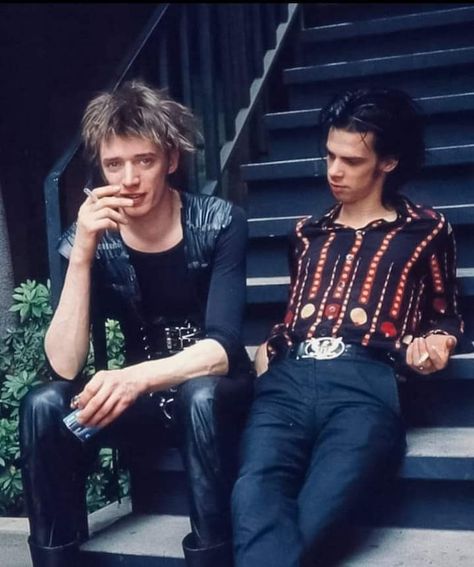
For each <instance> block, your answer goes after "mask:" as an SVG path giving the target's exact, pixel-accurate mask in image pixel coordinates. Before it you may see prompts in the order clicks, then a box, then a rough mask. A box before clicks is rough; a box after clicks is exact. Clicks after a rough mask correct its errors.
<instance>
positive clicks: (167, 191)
mask: <svg viewBox="0 0 474 567" xmlns="http://www.w3.org/2000/svg"><path fill="white" fill-rule="evenodd" d="M178 159H179V156H178V154H177V153H176V152H175V153H171V154H170V155H167V154H166V153H165V152H164V151H163V150H162V149H161V148H160V147H159V146H157V145H156V144H154V143H153V142H151V141H150V140H148V139H144V138H139V137H127V138H124V137H119V136H113V137H111V138H110V139H108V140H106V141H103V142H102V144H101V148H100V164H101V167H102V172H103V176H104V178H105V179H106V181H107V183H108V185H104V186H103V187H98V188H95V189H94V190H93V191H92V195H91V196H89V197H87V199H86V200H85V201H84V203H83V204H82V206H81V207H80V209H79V213H78V217H77V231H76V237H75V240H74V246H73V248H72V252H71V256H70V259H69V266H68V270H67V273H66V278H65V281H64V287H63V290H62V293H61V297H60V300H59V304H58V307H57V309H56V312H55V314H54V317H53V319H52V322H51V325H50V327H49V329H48V332H47V334H46V337H45V350H46V354H47V356H48V359H49V361H50V363H51V365H52V367H53V369H54V370H55V371H56V372H57V373H58V374H59V375H61V376H63V377H64V378H66V379H68V380H72V379H73V378H74V377H75V376H77V374H78V373H79V372H80V370H81V369H82V367H83V365H84V363H85V360H86V358H87V354H88V349H89V328H90V314H89V303H90V290H91V279H90V272H91V266H92V262H93V259H94V255H95V251H96V248H97V244H98V242H99V240H100V236H101V234H102V233H103V231H104V230H106V229H108V230H117V231H119V232H120V234H121V236H122V238H123V240H124V241H125V243H126V244H127V245H129V246H130V247H132V248H134V249H136V250H139V251H141V252H162V251H165V250H168V249H170V248H172V247H173V246H175V245H176V244H178V243H179V242H180V241H181V240H182V238H183V230H182V226H181V221H180V218H181V215H180V207H181V201H180V197H179V194H178V193H177V192H176V191H174V190H172V189H171V188H170V187H169V184H168V181H167V177H168V175H169V174H170V173H173V172H174V171H175V170H176V168H177V166H178ZM227 372H228V360H227V354H226V352H225V350H224V348H223V347H222V346H221V345H220V344H219V343H218V342H217V341H215V340H213V339H203V340H201V341H199V343H197V344H195V345H192V346H190V347H188V348H186V349H185V350H184V351H182V352H180V353H178V354H175V355H173V356H171V357H169V358H166V359H160V360H151V361H146V362H142V363H139V364H135V365H132V366H128V367H126V368H122V369H120V370H104V371H100V372H97V373H96V374H95V375H94V376H93V377H92V379H91V380H90V381H89V382H88V384H87V386H86V387H85V388H84V390H83V391H82V392H81V393H80V394H79V396H78V397H76V398H75V401H74V404H73V407H78V408H79V409H80V410H81V411H80V413H79V416H78V420H79V421H80V422H81V423H83V424H85V425H88V426H99V427H104V426H106V425H108V424H110V423H111V422H112V421H114V420H115V419H117V417H118V416H119V415H121V414H122V413H123V412H124V411H125V410H126V409H127V408H128V407H130V406H131V405H132V404H133V403H134V402H135V401H136V399H137V398H138V397H139V396H140V395H142V394H145V393H150V392H154V391H158V390H164V389H167V388H169V387H171V386H176V385H179V384H181V383H183V382H185V381H186V380H190V379H193V378H196V377H198V376H205V375H224V374H227Z"/></svg>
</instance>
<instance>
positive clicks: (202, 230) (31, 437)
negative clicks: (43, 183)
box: [20, 81, 252, 567]
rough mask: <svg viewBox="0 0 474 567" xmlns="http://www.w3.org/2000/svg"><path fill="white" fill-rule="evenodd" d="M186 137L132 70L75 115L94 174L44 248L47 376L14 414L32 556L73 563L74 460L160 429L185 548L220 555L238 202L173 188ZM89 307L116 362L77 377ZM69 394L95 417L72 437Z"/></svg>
mask: <svg viewBox="0 0 474 567" xmlns="http://www.w3.org/2000/svg"><path fill="white" fill-rule="evenodd" d="M195 134H196V132H195V130H194V119H193V116H192V114H191V112H190V110H189V109H187V108H186V107H184V106H183V105H181V104H179V103H178V102H176V101H174V100H172V99H171V98H169V97H168V96H167V95H166V94H165V93H164V92H161V91H159V90H157V89H154V88H151V87H149V86H147V85H145V84H144V83H142V82H139V81H134V82H130V83H125V84H124V85H122V86H121V87H120V88H119V89H118V90H116V91H112V92H104V93H101V94H100V95H98V96H97V97H95V98H94V99H93V100H91V101H90V103H89V105H88V106H87V109H86V112H85V114H84V118H83V122H82V136H83V141H84V144H85V148H86V150H87V152H88V154H89V156H90V158H91V159H93V160H96V161H97V165H98V166H99V167H100V170H101V172H102V176H103V180H104V184H103V185H102V186H101V187H96V188H94V189H93V190H92V191H91V190H90V189H87V190H86V192H87V193H88V196H87V198H86V199H85V200H84V202H83V204H82V206H81V207H80V210H79V213H78V217H77V222H76V223H75V224H74V225H73V226H72V227H71V228H70V229H69V230H68V231H67V232H66V233H65V234H64V236H63V237H62V239H61V242H60V246H59V251H60V253H61V254H62V255H63V256H65V257H66V258H67V259H68V268H67V273H66V278H65V282H64V286H63V290H62V294H61V298H60V301H59V304H58V307H57V309H56V312H55V314H54V317H53V319H52V322H51V325H50V327H49V329H48V332H47V334H46V338H45V351H46V356H47V358H48V361H49V363H50V366H51V370H52V375H53V377H54V378H55V379H56V380H55V381H54V382H52V383H50V384H46V385H42V386H40V387H38V388H36V389H34V390H32V391H31V392H30V393H29V394H28V395H27V396H26V398H25V399H24V400H23V403H22V406H21V415H20V417H21V420H20V440H21V450H22V459H23V468H22V473H23V483H24V488H25V494H26V502H27V507H28V514H29V518H30V527H31V536H30V539H29V543H30V549H31V555H32V559H33V565H34V567H73V566H75V565H77V564H78V563H77V562H78V546H79V544H80V542H81V541H82V540H83V539H84V537H85V535H86V533H87V526H86V517H87V516H86V510H85V490H84V488H85V479H86V473H87V464H88V463H89V461H90V460H91V458H93V457H94V456H95V455H96V454H97V452H98V449H99V448H100V447H101V446H103V445H110V444H112V446H118V447H120V448H124V449H125V450H127V451H129V450H133V451H134V453H137V452H138V453H145V454H146V453H148V452H149V451H150V450H153V451H154V450H156V449H158V448H160V447H162V446H164V445H166V444H167V443H168V441H169V438H170V437H173V438H176V439H177V442H178V444H179V447H180V449H181V452H182V456H183V461H184V468H185V472H186V478H187V481H188V488H189V496H190V519H191V530H192V533H190V534H188V536H186V538H185V540H184V541H183V547H184V553H185V557H186V561H187V563H188V565H190V566H193V567H207V566H210V565H219V566H222V567H227V566H229V565H231V563H232V547H231V543H230V537H231V527H230V489H231V475H230V473H231V471H230V470H229V469H230V467H229V465H228V460H226V459H224V457H223V450H224V449H225V443H223V438H225V439H227V435H224V431H225V433H226V434H230V435H232V436H234V435H236V434H237V431H238V422H239V420H241V419H243V415H244V413H245V407H246V405H247V404H246V399H247V398H248V397H249V394H250V393H251V385H252V380H251V372H250V361H249V360H248V357H247V355H246V352H245V349H244V347H243V345H242V344H241V342H240V326H241V321H242V315H243V307H244V304H245V249H246V236H247V225H246V220H245V216H244V214H243V211H242V210H241V209H240V208H239V207H236V206H233V205H231V204H230V203H227V202H225V201H223V200H222V199H219V198H217V197H205V196H201V195H193V194H190V193H186V192H184V191H181V190H179V189H180V188H178V187H176V186H175V185H174V183H173V177H172V176H173V174H174V173H175V172H176V170H177V169H178V167H180V165H181V163H182V158H183V157H184V156H185V155H186V154H187V153H188V152H191V151H193V150H194V140H195ZM91 311H94V312H95V314H96V318H95V319H96V320H103V319H105V318H107V317H112V318H114V319H117V320H118V321H120V323H121V326H122V329H123V333H124V336H125V350H126V365H125V367H124V368H122V369H120V370H103V371H100V372H97V373H96V374H95V375H94V376H93V377H92V379H91V380H90V381H89V382H88V383H87V385H85V386H84V381H83V380H81V372H82V369H83V367H84V364H85V362H86V359H87V354H88V349H89V331H90V329H89V327H90V323H91V321H92V317H91ZM71 400H72V406H73V407H75V408H77V409H78V410H79V417H78V421H79V422H80V425H82V426H88V427H94V428H99V430H100V431H99V433H97V434H96V436H95V437H94V438H93V439H91V440H89V441H87V442H86V443H84V444H81V442H80V441H79V440H78V439H76V438H75V437H74V435H73V434H72V433H71V432H70V431H68V429H67V428H66V427H65V425H64V424H63V418H64V417H65V416H66V415H67V414H68V413H69V412H71V406H70V402H71ZM232 439H233V440H232V441H229V443H231V446H233V445H235V439H234V437H232ZM231 448H232V447H231ZM157 488H158V489H159V486H158V487H157ZM157 535H158V534H157Z"/></svg>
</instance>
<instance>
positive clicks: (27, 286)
mask: <svg viewBox="0 0 474 567" xmlns="http://www.w3.org/2000/svg"><path fill="white" fill-rule="evenodd" d="M10 310H11V311H13V312H17V313H18V316H19V324H18V325H16V326H15V327H14V328H10V329H7V331H6V333H5V336H4V337H3V338H2V340H1V342H0V515H3V516H5V515H9V516H13V515H21V514H22V513H23V512H24V502H23V494H22V492H23V489H22V484H21V475H20V470H19V468H18V459H19V444H18V408H19V405H20V402H21V399H22V398H23V396H24V395H25V394H26V393H27V392H28V390H29V389H30V388H32V387H33V386H35V385H37V384H40V383H41V382H43V381H46V380H48V379H49V370H48V364H47V362H46V359H45V355H44V350H43V341H44V335H45V332H46V329H47V328H48V325H49V323H50V321H51V317H52V313H53V310H52V307H51V294H50V286H49V282H48V284H47V285H43V284H41V283H37V282H35V281H33V280H27V281H26V282H24V283H22V284H21V285H20V286H18V287H17V288H16V289H15V290H14V293H13V305H12V307H11V308H10ZM106 339H107V351H108V358H109V368H120V367H121V366H122V365H123V363H124V355H123V334H122V331H121V329H120V325H119V323H118V322H117V321H112V320H108V321H107V323H106ZM84 371H85V373H86V374H87V375H89V376H90V375H93V374H94V372H95V369H94V365H93V349H92V346H91V348H90V352H89V358H88V361H87V364H86V367H85V370H84ZM98 460H99V463H98V467H97V468H96V470H95V471H94V472H93V473H92V474H91V475H90V477H89V480H88V483H87V492H86V494H87V503H88V508H89V511H91V512H92V511H94V510H96V509H97V508H100V507H102V506H104V505H105V504H107V503H108V502H110V501H111V499H114V498H116V497H117V494H116V492H115V490H114V486H115V482H114V481H115V477H114V472H113V467H112V451H111V450H110V449H103V450H102V451H101V452H100V454H99V458H98ZM119 484H120V487H121V492H122V493H126V491H127V490H128V479H127V477H126V475H124V473H120V477H119Z"/></svg>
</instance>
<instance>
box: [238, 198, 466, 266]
mask: <svg viewBox="0 0 474 567" xmlns="http://www.w3.org/2000/svg"><path fill="white" fill-rule="evenodd" d="M433 208H434V209H435V210H437V211H439V212H441V213H443V214H444V215H445V216H446V218H447V219H448V220H449V222H450V223H451V224H452V225H454V226H456V225H457V224H472V223H474V203H460V204H457V205H447V204H443V205H433ZM306 216H311V212H310V211H308V212H306V213H303V214H301V215H289V216H286V217H254V218H249V219H248V222H249V235H250V238H275V237H286V236H288V234H289V232H290V231H291V230H292V229H293V228H294V227H295V225H296V223H297V221H298V220H300V219H301V218H303V217H306ZM459 275H469V274H468V273H467V272H465V271H464V270H463V271H462V272H461V273H460V274H459ZM473 275H474V274H473Z"/></svg>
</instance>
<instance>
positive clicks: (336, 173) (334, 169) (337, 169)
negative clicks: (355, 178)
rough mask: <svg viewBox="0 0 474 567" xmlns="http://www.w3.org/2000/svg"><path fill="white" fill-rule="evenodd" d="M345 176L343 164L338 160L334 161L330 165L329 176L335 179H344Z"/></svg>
mask: <svg viewBox="0 0 474 567" xmlns="http://www.w3.org/2000/svg"><path fill="white" fill-rule="evenodd" d="M343 174H344V172H343V170H342V167H341V162H340V161H339V160H338V159H333V160H331V161H330V162H329V163H328V176H329V177H333V178H339V177H342V175H343Z"/></svg>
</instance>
